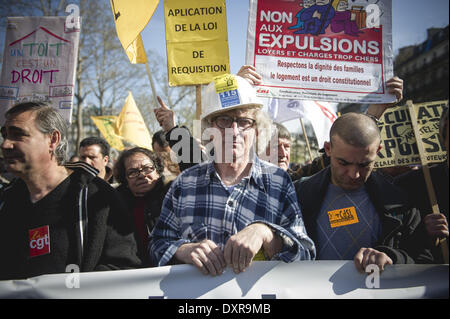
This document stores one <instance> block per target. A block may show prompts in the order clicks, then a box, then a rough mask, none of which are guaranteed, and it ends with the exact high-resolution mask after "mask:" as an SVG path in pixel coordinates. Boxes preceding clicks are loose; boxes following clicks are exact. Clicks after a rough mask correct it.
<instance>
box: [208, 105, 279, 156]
mask: <svg viewBox="0 0 450 319" xmlns="http://www.w3.org/2000/svg"><path fill="white" fill-rule="evenodd" d="M245 110H254V111H255V125H256V131H257V133H258V134H257V138H256V148H255V151H256V153H257V154H258V155H259V154H263V153H264V152H265V151H266V147H267V144H268V143H269V141H270V138H271V136H272V132H273V129H274V128H273V126H272V120H271V119H270V117H269V115H268V114H267V113H266V112H264V111H263V110H262V109H261V108H260V107H259V106H252V105H249V106H248V107H247V108H246V109H245ZM230 111H231V110H230ZM213 118H214V116H213V117H208V118H206V119H203V120H202V121H201V132H202V137H203V132H204V131H205V130H206V129H207V128H210V127H212V119H213ZM209 142H210V140H202V143H203V144H207V143H209Z"/></svg>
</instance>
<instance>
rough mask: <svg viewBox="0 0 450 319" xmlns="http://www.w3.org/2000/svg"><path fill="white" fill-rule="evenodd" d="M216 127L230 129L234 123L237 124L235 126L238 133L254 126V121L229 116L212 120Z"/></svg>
mask: <svg viewBox="0 0 450 319" xmlns="http://www.w3.org/2000/svg"><path fill="white" fill-rule="evenodd" d="M213 121H214V122H215V123H216V125H217V126H218V127H220V128H221V129H225V128H230V127H231V126H232V125H233V123H234V122H236V123H237V126H238V128H239V130H240V131H245V130H248V129H249V128H251V127H252V126H253V125H255V122H256V121H255V120H254V119H250V118H247V117H231V116H226V115H222V116H218V117H216V118H214V120H213Z"/></svg>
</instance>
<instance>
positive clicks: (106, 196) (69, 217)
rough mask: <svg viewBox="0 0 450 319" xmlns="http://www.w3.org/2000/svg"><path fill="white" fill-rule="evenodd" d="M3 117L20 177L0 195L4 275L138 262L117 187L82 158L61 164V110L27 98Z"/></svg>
mask: <svg viewBox="0 0 450 319" xmlns="http://www.w3.org/2000/svg"><path fill="white" fill-rule="evenodd" d="M5 118H6V121H5V124H4V125H3V127H2V128H1V133H2V136H3V139H4V140H3V143H2V144H1V149H2V152H3V156H4V158H5V166H6V169H7V170H8V171H9V172H11V173H13V174H14V175H15V176H16V177H18V179H17V181H16V182H14V183H12V184H11V185H9V186H8V187H7V188H5V189H4V190H3V191H2V193H1V198H0V251H1V252H2V259H1V263H0V279H1V280H7V279H23V278H29V277H33V276H39V275H43V274H52V273H64V272H66V270H67V269H71V270H73V269H78V270H80V271H81V272H86V271H96V270H112V269H125V268H135V267H139V266H140V264H141V262H140V260H139V258H138V257H137V255H136V242H135V240H134V237H133V228H132V226H131V223H130V220H128V218H127V216H126V214H125V211H126V208H125V207H124V203H123V202H122V201H120V200H119V199H118V198H119V196H118V194H117V192H116V190H115V189H113V188H112V187H111V186H109V185H108V184H107V183H106V182H105V181H104V180H102V179H100V178H99V177H97V176H96V175H97V173H98V171H97V170H96V169H94V168H92V167H90V166H89V165H87V164H85V163H74V164H67V166H65V165H64V159H65V156H66V149H67V135H66V134H67V125H66V123H65V120H64V119H63V118H62V117H61V115H60V114H59V113H58V112H57V111H56V110H55V109H54V108H53V107H51V106H47V105H45V104H42V103H33V102H27V103H22V104H19V105H16V106H14V107H13V108H11V109H10V110H9V111H8V112H7V113H6V115H5ZM68 266H70V267H68Z"/></svg>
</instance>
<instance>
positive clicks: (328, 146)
mask: <svg viewBox="0 0 450 319" xmlns="http://www.w3.org/2000/svg"><path fill="white" fill-rule="evenodd" d="M323 148H324V149H325V153H326V154H327V156H328V157H330V156H331V142H324V143H323Z"/></svg>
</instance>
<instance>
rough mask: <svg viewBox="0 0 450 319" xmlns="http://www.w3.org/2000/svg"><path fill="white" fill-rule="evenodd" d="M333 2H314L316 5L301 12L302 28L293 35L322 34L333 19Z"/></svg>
mask: <svg viewBox="0 0 450 319" xmlns="http://www.w3.org/2000/svg"><path fill="white" fill-rule="evenodd" d="M334 1H335V0H316V4H315V5H313V6H311V7H309V8H307V9H304V10H302V13H301V14H300V19H301V20H302V21H303V23H304V28H303V29H301V30H297V31H295V32H294V34H313V35H318V34H324V33H325V30H326V29H327V28H328V26H329V25H330V22H331V19H333V17H334V7H333V5H332V4H333V2H334Z"/></svg>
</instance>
